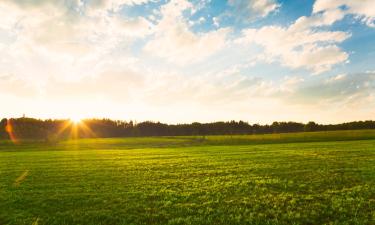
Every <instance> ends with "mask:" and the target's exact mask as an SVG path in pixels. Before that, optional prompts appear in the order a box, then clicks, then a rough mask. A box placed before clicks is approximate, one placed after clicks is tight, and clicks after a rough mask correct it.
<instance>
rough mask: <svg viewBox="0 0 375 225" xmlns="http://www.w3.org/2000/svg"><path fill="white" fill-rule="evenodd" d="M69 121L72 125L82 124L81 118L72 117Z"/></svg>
mask: <svg viewBox="0 0 375 225" xmlns="http://www.w3.org/2000/svg"><path fill="white" fill-rule="evenodd" d="M70 120H71V121H72V122H73V123H74V124H79V123H81V122H82V118H80V117H72V118H70Z"/></svg>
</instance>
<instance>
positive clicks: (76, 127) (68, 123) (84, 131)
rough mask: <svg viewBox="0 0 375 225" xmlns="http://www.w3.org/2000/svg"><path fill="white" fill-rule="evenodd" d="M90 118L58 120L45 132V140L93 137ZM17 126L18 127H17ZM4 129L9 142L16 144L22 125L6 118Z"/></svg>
mask: <svg viewBox="0 0 375 225" xmlns="http://www.w3.org/2000/svg"><path fill="white" fill-rule="evenodd" d="M90 123H91V122H90V120H85V119H82V118H80V117H73V118H70V119H66V120H60V121H59V122H58V123H57V125H56V127H55V128H54V131H53V132H49V133H48V134H47V138H46V140H48V141H51V140H52V141H58V140H66V139H78V138H95V137H97V135H96V134H95V132H94V131H93V130H92V129H91V127H90ZM17 128H18V129H17ZM5 131H6V133H7V134H8V137H9V139H10V141H11V142H13V143H14V144H18V143H19V142H20V141H22V140H20V138H19V137H22V136H23V135H22V125H18V124H17V123H16V121H13V120H12V119H8V120H7V122H6V126H5Z"/></svg>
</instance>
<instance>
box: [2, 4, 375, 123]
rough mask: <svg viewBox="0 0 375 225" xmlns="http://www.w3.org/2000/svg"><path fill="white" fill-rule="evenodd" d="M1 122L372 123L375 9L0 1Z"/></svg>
mask: <svg viewBox="0 0 375 225" xmlns="http://www.w3.org/2000/svg"><path fill="white" fill-rule="evenodd" d="M0 15H1V20H0V102H1V110H0V113H1V114H0V116H1V117H19V116H22V114H24V113H25V114H26V115H27V116H30V117H38V118H69V117H106V118H114V119H123V120H130V119H133V120H137V121H143V120H153V121H162V122H168V123H178V122H180V123H181V122H192V121H200V122H210V121H217V120H232V119H234V120H245V121H248V122H250V123H270V122H272V121H275V120H277V121H290V120H291V121H299V122H306V121H310V120H314V121H317V122H321V123H337V122H343V121H352V120H365V119H375V118H374V115H375V1H374V0H361V1H359V0H358V1H353V0H316V1H313V0H298V1H293V0H1V1H0Z"/></svg>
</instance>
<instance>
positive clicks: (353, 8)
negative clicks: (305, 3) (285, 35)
mask: <svg viewBox="0 0 375 225" xmlns="http://www.w3.org/2000/svg"><path fill="white" fill-rule="evenodd" d="M337 10H339V11H341V12H342V13H345V14H353V15H355V16H357V18H359V19H360V20H361V21H362V22H364V23H365V24H367V25H368V26H370V27H375V1H373V0H354V1H353V0H331V1H327V0H317V1H316V2H315V4H314V6H313V13H319V12H326V13H329V14H331V13H335V11H337Z"/></svg>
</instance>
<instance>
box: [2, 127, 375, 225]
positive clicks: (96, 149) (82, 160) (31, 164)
mask: <svg viewBox="0 0 375 225" xmlns="http://www.w3.org/2000/svg"><path fill="white" fill-rule="evenodd" d="M0 224H1V225H2V224H14V225H22V224H28V225H36V224H38V225H41V224H56V225H60V224H74V225H78V224H82V225H83V224H92V225H96V224H102V225H110V224H223V225H224V224H225V225H227V224H375V131H340V132H317V133H300V134H274V135H254V136H210V137H164V138H124V139H83V140H71V141H65V142H61V143H56V144H46V143H43V142H30V141H28V142H24V143H20V144H18V145H14V144H12V143H10V142H7V141H2V142H1V144H0Z"/></svg>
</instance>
